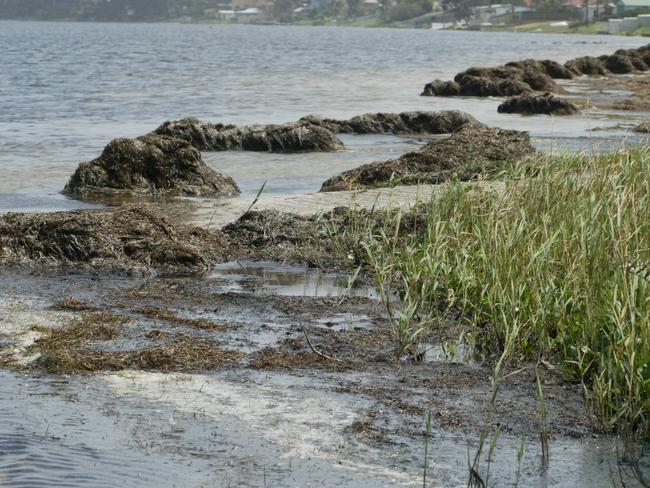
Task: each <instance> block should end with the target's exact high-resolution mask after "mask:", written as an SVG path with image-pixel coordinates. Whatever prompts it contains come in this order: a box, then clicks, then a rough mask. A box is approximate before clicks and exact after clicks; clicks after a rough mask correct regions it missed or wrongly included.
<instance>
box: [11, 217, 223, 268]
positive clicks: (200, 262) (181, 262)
mask: <svg viewBox="0 0 650 488" xmlns="http://www.w3.org/2000/svg"><path fill="white" fill-rule="evenodd" d="M220 251H221V244H220V240H219V239H218V237H217V236H216V235H215V234H212V233H210V232H208V231H206V230H203V229H200V228H194V227H185V226H174V225H171V224H170V223H169V222H168V221H167V220H166V219H165V217H164V216H163V213H162V211H161V210H158V209H155V208H153V207H151V206H145V205H125V206H122V207H120V208H118V209H117V210H115V211H94V210H82V211H74V212H57V213H41V214H6V215H4V216H1V217H0V265H55V266H62V265H74V266H88V267H93V268H115V269H127V270H128V269H137V268H204V267H206V266H207V265H208V264H210V263H211V262H214V261H215V260H217V259H218V257H219V255H220Z"/></svg>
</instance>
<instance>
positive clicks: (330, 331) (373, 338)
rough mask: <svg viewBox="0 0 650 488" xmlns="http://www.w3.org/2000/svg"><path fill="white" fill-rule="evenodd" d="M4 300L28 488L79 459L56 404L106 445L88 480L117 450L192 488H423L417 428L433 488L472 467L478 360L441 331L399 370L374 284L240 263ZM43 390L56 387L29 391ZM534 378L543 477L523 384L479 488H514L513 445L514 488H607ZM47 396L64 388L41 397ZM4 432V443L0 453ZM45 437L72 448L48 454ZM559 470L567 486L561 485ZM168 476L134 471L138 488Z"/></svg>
mask: <svg viewBox="0 0 650 488" xmlns="http://www.w3.org/2000/svg"><path fill="white" fill-rule="evenodd" d="M0 285H1V286H2V287H3V290H5V293H4V294H3V297H2V299H0V337H1V338H2V341H1V342H0V361H1V362H2V364H3V368H4V372H2V373H0V374H2V375H3V376H5V377H7V378H8V379H7V380H6V381H7V382H12V381H13V382H15V383H16V384H20V385H22V386H21V389H13V390H11V391H14V392H18V393H14V394H13V396H12V397H11V398H10V397H7V398H6V399H4V401H5V402H12V403H11V404H13V405H16V407H17V408H19V406H20V404H21V402H22V403H28V402H32V403H33V402H34V400H30V397H29V396H25V397H20V393H19V392H20V391H23V389H27V390H29V389H30V388H36V387H37V388H40V389H42V390H44V391H45V392H46V393H43V395H47V397H46V398H47V405H46V407H45V411H44V413H43V415H45V416H48V419H49V420H48V421H49V422H51V424H52V427H51V431H50V432H46V429H47V425H46V424H45V423H42V426H43V427H42V428H39V430H40V433H39V435H42V433H43V432H46V433H45V438H46V442H45V443H38V444H37V445H34V446H32V445H31V444H26V445H25V447H24V449H23V451H21V452H25V453H26V455H28V454H32V455H33V453H34V452H38V453H39V454H41V455H46V456H50V458H51V459H49V460H48V462H46V463H44V464H43V465H42V468H39V467H38V466H33V467H31V469H32V472H31V474H30V476H32V475H33V476H36V477H38V476H44V473H45V472H46V471H45V470H46V469H49V468H47V466H49V465H50V464H48V463H54V462H55V461H54V460H53V459H54V458H53V457H52V453H51V452H50V451H48V449H50V447H48V446H53V445H56V444H57V443H58V444H59V445H60V449H62V452H66V450H67V449H70V450H71V451H70V452H71V454H70V455H71V456H72V457H73V459H82V458H83V453H79V452H77V451H76V450H75V449H76V448H75V447H74V446H71V445H70V444H71V442H72V440H73V439H74V440H76V439H82V438H84V436H87V434H84V432H85V431H84V429H79V428H78V427H77V425H78V423H77V424H74V423H73V424H72V427H71V428H70V429H68V428H67V427H66V428H65V429H64V428H63V426H62V425H63V424H61V423H60V422H68V421H67V420H62V419H61V417H62V416H64V414H63V413H62V412H61V411H59V412H57V413H56V414H54V413H50V411H49V409H50V408H51V409H59V410H61V409H62V407H61V406H60V404H61V402H63V403H66V402H68V403H70V404H71V406H70V407H65V408H63V411H67V410H69V411H71V412H77V413H79V411H82V412H85V413H83V414H82V415H84V418H86V419H87V421H88V423H89V426H90V425H92V428H94V429H97V432H98V434H97V436H98V437H99V436H100V433H101V432H105V433H107V432H108V431H112V430H116V431H117V432H116V433H114V434H113V433H112V434H111V436H109V437H108V439H109V440H106V441H101V442H100V441H98V440H97V439H86V440H85V441H84V442H88V443H89V444H90V445H92V446H93V449H95V450H96V451H95V452H96V454H95V456H96V457H95V462H96V463H97V464H98V465H99V468H98V470H99V471H98V472H102V471H103V470H104V469H106V466H107V465H108V464H110V463H111V462H112V461H111V459H110V455H113V456H114V450H115V449H116V447H115V445H114V444H120V445H121V448H124V449H126V450H127V451H129V452H130V451H133V453H134V454H133V456H131V455H130V457H131V459H132V460H133V459H135V460H138V459H140V458H141V456H142V455H143V453H146V452H159V453H160V455H161V456H162V458H161V459H162V460H163V461H160V462H171V464H172V465H174V466H178V465H180V464H182V463H181V461H184V462H190V464H191V465H193V466H195V468H196V469H195V472H194V474H193V475H189V474H186V475H185V474H184V475H183V476H182V477H181V478H180V479H186V480H195V482H196V484H195V485H193V486H200V485H202V484H203V485H206V484H207V485H209V484H210V481H209V476H211V474H210V473H213V474H214V473H218V475H219V477H221V476H227V477H229V479H230V480H231V482H232V483H233V484H234V485H237V486H259V485H260V483H262V486H263V483H264V482H265V481H264V480H266V483H268V485H269V486H270V485H271V483H272V485H273V486H296V485H295V483H296V482H298V483H300V484H301V485H303V486H307V485H312V484H319V483H325V484H329V483H330V482H332V480H335V481H336V482H337V483H338V484H340V485H342V486H354V487H359V486H415V485H419V486H421V484H422V466H423V459H424V458H423V446H424V439H425V430H424V419H425V417H426V416H427V414H428V413H429V412H431V418H432V427H431V432H430V433H429V435H430V440H429V447H428V449H429V453H430V458H429V461H428V462H429V469H430V478H429V479H430V480H431V484H430V486H441V487H442V486H462V485H464V484H465V483H466V480H467V472H466V470H467V468H466V462H467V448H468V446H469V448H470V450H474V449H476V447H477V441H478V438H479V435H480V431H481V429H482V428H483V427H484V412H485V409H486V408H487V407H488V403H489V402H488V400H489V397H490V394H491V382H490V375H491V372H492V367H491V363H490V360H489V358H487V359H486V358H476V357H474V356H472V355H471V354H470V355H464V353H462V352H461V353H458V354H455V353H452V351H459V350H460V349H458V348H457V349H454V347H455V346H454V338H457V337H458V333H459V330H460V329H459V326H458V321H457V320H456V319H457V318H455V317H449V318H448V319H447V320H448V322H447V323H441V324H439V327H437V328H436V329H438V330H440V331H441V332H440V333H434V334H431V336H430V337H427V338H425V342H426V344H425V343H423V347H425V348H426V349H425V350H423V354H422V355H421V357H419V358H418V360H413V358H404V357H401V358H400V357H396V355H395V351H394V347H393V344H394V342H393V338H392V332H391V330H392V329H391V327H390V324H389V322H388V321H387V319H386V316H385V309H384V307H383V306H382V304H381V302H380V301H379V300H378V299H377V292H376V290H375V289H374V287H373V286H372V284H370V283H363V282H361V283H356V284H355V283H352V284H350V283H349V281H348V276H347V275H345V274H332V273H324V272H321V271H317V270H314V269H310V268H306V267H302V268H301V267H299V266H281V265H277V264H273V263H250V262H240V263H231V264H224V265H221V266H218V267H216V268H214V269H213V270H211V271H210V272H204V273H199V274H196V273H194V274H167V275H158V276H152V277H142V278H133V277H125V276H113V275H109V274H101V275H97V274H79V273H70V274H67V275H66V274H63V275H61V274H60V273H57V274H54V273H45V272H26V271H25V270H19V269H14V270H11V271H10V270H8V269H5V270H4V271H3V272H2V273H1V274H0ZM441 351H442V353H441ZM452 356H453V357H452ZM513 372H514V370H513ZM45 373H55V374H53V375H50V376H46V377H44V378H50V379H49V380H48V381H42V380H38V381H37V383H38V386H35V385H33V383H30V381H31V380H30V378H39V377H42V376H41V375H43V374H45ZM63 373H65V375H64V376H62V374H63ZM542 374H543V383H544V391H545V398H546V407H547V410H548V429H549V432H550V433H551V436H552V441H551V456H552V457H551V465H550V467H549V469H548V470H547V471H546V472H542V471H541V470H540V469H539V467H538V466H539V458H538V455H539V454H538V445H537V444H538V440H537V439H538V434H536V433H538V432H539V429H540V423H539V405H538V402H537V400H536V394H535V388H536V383H535V374H534V371H532V370H530V369H527V368H524V369H523V370H522V371H519V372H516V373H514V374H512V375H511V376H510V377H509V378H508V379H507V380H506V381H505V382H504V383H503V384H502V386H501V390H500V394H499V401H498V402H497V404H496V407H495V411H494V416H493V420H492V427H496V425H499V426H500V428H501V431H502V434H501V436H502V437H501V439H500V441H499V446H498V448H497V450H496V453H495V460H494V462H493V464H492V466H491V467H490V473H491V474H490V478H491V479H492V480H493V482H494V483H496V485H498V486H502V483H503V484H508V483H512V482H513V480H514V479H515V478H516V471H517V469H516V466H517V462H516V457H517V454H516V453H517V449H518V446H519V444H520V436H521V435H524V438H525V440H526V443H527V451H526V458H525V459H526V466H527V468H526V470H525V472H524V473H523V479H524V480H527V483H528V484H531V483H532V484H537V483H539V482H541V480H544V479H546V480H547V486H575V484H573V483H574V482H577V481H578V480H582V481H584V480H587V481H588V482H589V483H590V486H610V485H609V484H608V482H607V481H608V478H607V476H608V473H609V471H608V470H609V468H608V463H614V466H615V469H616V459H617V457H616V442H615V440H613V439H607V438H605V439H600V438H598V437H597V436H595V435H594V431H593V430H592V428H591V425H590V423H589V417H588V416H587V415H586V413H585V406H584V403H583V401H582V392H581V390H580V388H579V386H578V385H576V384H571V383H568V382H565V381H563V380H561V379H560V378H559V376H558V375H557V374H556V373H555V372H554V371H553V370H552V369H549V370H545V371H544V372H543V373H542ZM57 378H60V381H62V382H63V386H62V387H54V386H51V385H52V382H54V381H56V379H57ZM30 384H32V385H33V386H29V385H30ZM84 385H85V386H84ZM16 395H18V397H20V398H18V399H17V397H16ZM50 396H52V397H53V398H49V397H50ZM2 401H3V399H0V402H2ZM98 403H99V404H101V405H98ZM156 412H157V413H156ZM160 412H166V413H165V415H161V414H160ZM50 415H51V417H50ZM145 419H147V420H145ZM172 419H173V421H172ZM125 424H126V425H127V426H130V427H128V428H127V427H125ZM109 425H112V427H109ZM17 429H18V427H17V426H15V425H11V424H9V425H5V426H4V427H3V430H4V431H7V432H5V433H4V434H3V433H2V432H0V434H2V435H4V436H5V437H2V436H1V435H0V439H8V438H9V437H7V436H14V437H15V436H16V435H17V433H16V430H17ZM123 429H125V430H126V432H125V433H123ZM133 429H135V430H133ZM59 432H66V433H67V434H66V435H68V436H69V437H67V438H65V439H64V438H59V439H57V437H56V436H58V434H59ZM21 435H23V436H27V434H25V433H23V434H21ZM5 442H11V441H5ZM21 442H22V441H21ZM30 442H31V441H30ZM140 443H141V444H140ZM145 446H146V447H145ZM237 446H240V447H239V448H238V449H237V448H236V447H237ZM14 451H16V450H15V449H14ZM14 451H11V450H9V451H8V452H9V457H8V458H7V457H6V456H5V457H3V458H0V472H2V473H3V474H4V476H5V477H6V479H5V481H6V484H7V486H19V485H20V480H24V479H25V478H24V476H25V473H24V472H22V471H17V470H16V469H15V467H12V466H14V465H15V463H16V462H18V461H16V459H19V453H18V452H14ZM170 458H171V460H170ZM156 459H157V458H156ZM165 459H167V460H168V461H164V460H165ZM10 460H11V461H10ZM246 460H248V462H246ZM149 462H153V463H154V464H155V463H157V462H158V461H152V460H150V461H149ZM12 463H13V464H12ZM193 463H194V464H193ZM136 465H137V463H136ZM568 466H571V470H572V471H573V470H576V473H574V474H572V475H571V476H569V477H566V476H564V475H563V474H562V473H565V472H566V469H567V468H568ZM150 467H151V466H150ZM486 467H487V466H485V465H483V467H482V469H483V471H482V473H483V475H484V476H485V474H486V471H485V469H486ZM39 469H40V471H39ZM61 469H62V470H63V471H67V472H75V470H78V468H77V467H74V466H71V467H67V465H64V466H63V467H62V468H61ZM179 469H180V471H179V473H185V472H186V470H187V468H179ZM135 471H136V467H135V465H134V461H128V462H126V464H125V468H124V470H123V471H121V472H120V474H119V475H118V474H115V475H113V476H112V477H109V478H108V479H110V480H114V479H115V477H116V476H117V477H118V478H119V477H120V476H121V477H123V478H124V479H126V480H129V481H128V482H130V483H132V482H133V480H134V479H136V478H135V477H136V474H135ZM164 473H165V471H164V470H163V471H161V473H160V474H159V475H156V473H155V472H153V470H151V469H146V470H143V471H141V476H143V477H144V481H143V484H142V486H149V485H151V484H152V483H153V481H155V480H158V481H160V480H161V479H163V478H162V476H165V475H164ZM54 476H56V474H55V475H54ZM178 476H180V475H178ZM205 477H208V478H207V480H206V479H204V478H205ZM220 479H223V478H220ZM188 482H189V481H188ZM100 485H101V483H100ZM100 485H98V486H100ZM217 485H218V484H217Z"/></svg>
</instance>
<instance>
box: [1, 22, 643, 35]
mask: <svg viewBox="0 0 650 488" xmlns="http://www.w3.org/2000/svg"><path fill="white" fill-rule="evenodd" d="M0 22H43V23H48V22H52V23H80V24H93V23H96V24H127V25H128V24H133V25H138V24H173V25H228V26H234V25H242V26H261V27H274V26H277V27H289V26H291V27H341V28H359V29H412V30H422V31H428V30H441V31H453V32H486V33H512V34H556V35H594V36H613V37H643V38H645V37H650V32H642V33H624V32H621V33H617V34H610V33H608V32H603V31H593V32H592V30H591V29H592V28H587V29H585V30H584V31H583V30H581V29H580V27H577V28H575V29H572V28H567V29H568V30H544V29H543V28H541V27H540V28H539V30H535V29H533V30H528V29H530V28H532V26H533V24H518V25H513V26H494V27H492V28H486V29H479V30H474V29H461V28H455V27H452V28H445V29H430V28H427V27H415V26H409V25H405V22H407V21H399V22H394V23H384V22H379V23H377V22H374V21H368V22H356V21H355V20H351V21H345V22H343V21H328V22H323V23H320V22H318V21H309V20H306V21H298V22H291V23H282V22H274V21H269V22H245V23H243V22H242V23H238V22H231V21H220V20H211V19H205V20H197V21H191V22H183V21H180V20H150V21H146V20H139V21H117V20H110V21H101V20H81V19H64V18H62V19H37V18H33V19H26V18H20V19H12V18H6V19H0ZM534 25H535V26H537V24H534ZM539 25H546V24H539Z"/></svg>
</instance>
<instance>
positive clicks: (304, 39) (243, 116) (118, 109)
mask: <svg viewBox="0 0 650 488" xmlns="http://www.w3.org/2000/svg"><path fill="white" fill-rule="evenodd" d="M644 43H645V42H644V39H643V38H634V37H620V36H562V35H542V34H532V35H526V34H516V35H515V34H510V33H481V32H469V33H460V32H450V31H420V30H395V29H392V30H391V29H357V28H331V27H330V28H325V27H322V28H321V27H308V28H306V27H291V26H283V27H276V26H274V27H266V26H244V25H234V26H228V25H176V24H92V23H89V24H84V23H36V22H0V46H2V49H0V66H2V69H1V70H0V107H2V110H0V170H2V174H3V178H2V180H1V181H0V212H6V211H17V210H30V211H36V210H54V209H69V208H75V207H82V206H84V205H83V204H79V203H77V202H74V201H72V200H67V199H65V198H64V197H62V196H60V195H58V192H59V191H60V190H61V188H62V187H63V185H64V184H65V182H66V180H67V178H68V177H69V176H70V174H71V173H72V172H73V171H74V169H75V168H76V167H77V165H78V163H79V162H80V161H83V160H88V159H92V158H94V157H96V156H98V155H99V153H100V152H101V150H102V148H103V147H104V146H105V145H106V144H107V143H108V142H109V141H110V140H111V139H113V138H116V137H133V136H137V135H141V134H144V133H146V132H148V131H150V130H153V129H154V128H155V127H157V126H158V125H159V124H161V123H162V122H163V121H165V120H167V119H175V118H180V117H186V116H196V117H199V118H202V119H205V120H212V121H222V122H235V123H242V124H250V123H267V122H285V121H290V120H296V119H297V118H299V117H301V116H303V115H306V114H308V113H315V114H320V115H324V116H332V117H349V116H352V115H355V114H359V113H364V112H376V111H403V110H440V109H460V110H466V111H469V112H471V113H472V114H473V115H475V116H476V117H477V118H478V119H479V120H481V121H483V122H485V123H488V124H491V125H498V126H502V127H508V128H518V129H519V128H526V129H529V130H530V131H531V132H532V134H533V135H534V136H540V137H559V138H563V139H567V138H568V139H571V138H576V137H586V136H588V133H587V129H589V128H590V127H591V126H593V123H594V121H593V120H591V119H589V118H584V117H570V118H559V117H558V118H553V119H551V118H549V117H526V118H522V117H519V116H513V115H502V114H497V112H496V107H497V105H498V103H499V102H498V101H497V100H491V99H486V100H477V99H464V100H461V99H440V98H432V97H419V96H418V95H419V93H420V91H421V89H422V86H423V85H424V83H426V82H427V81H430V80H431V79H433V78H449V77H451V76H453V74H455V73H456V72H457V71H459V70H461V69H463V68H466V67H468V66H471V65H494V64H497V63H502V62H505V61H510V60H513V59H519V58H526V57H534V58H552V59H556V60H559V61H562V60H566V59H568V58H571V57H575V56H579V55H585V54H591V55H598V54H603V53H610V52H612V51H614V50H616V49H618V48H629V47H637V46H640V45H642V44H644ZM605 123H606V122H605ZM347 142H351V141H349V140H348V141H347ZM546 145H547V146H548V145H549V144H546ZM566 145H567V146H569V147H570V148H571V147H575V145H576V144H566ZM577 145H578V146H579V147H585V148H588V147H589V142H584V141H583V142H580V141H578V143H577ZM403 149H404V141H403V140H400V139H397V138H390V137H385V138H384V137H380V138H357V139H355V141H354V142H351V144H350V152H347V153H335V154H329V155H322V154H317V155H315V154H306V155H297V156H291V157H286V156H278V155H259V154H251V153H243V154H237V153H235V154H233V153H229V154H224V153H219V154H214V155H210V156H209V158H208V160H209V161H210V164H212V165H213V166H215V167H217V168H219V169H221V170H222V171H224V172H225V173H227V174H232V175H233V176H235V178H236V180H237V181H238V183H240V185H241V186H242V188H243V189H244V191H245V192H249V193H255V192H256V191H257V190H258V189H259V187H260V186H261V184H262V183H263V181H264V180H267V179H268V180H269V184H268V191H270V192H279V193H295V192H301V191H316V190H317V189H318V188H319V187H320V183H322V181H323V180H324V179H326V178H327V177H329V176H332V175H333V174H336V173H337V172H338V171H340V170H342V169H346V168H349V167H353V166H357V165H358V164H359V163H362V162H369V161H372V160H374V159H382V158H385V157H391V156H392V155H394V154H395V153H399V152H403ZM296 170H298V171H296Z"/></svg>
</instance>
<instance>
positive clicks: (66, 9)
mask: <svg viewBox="0 0 650 488" xmlns="http://www.w3.org/2000/svg"><path fill="white" fill-rule="evenodd" d="M219 3H221V2H219V1H217V0H0V18H1V19H40V20H60V19H70V20H100V21H125V20H132V21H143V20H146V21H155V20H165V19H170V18H177V17H180V16H182V15H191V16H201V15H203V12H204V10H205V9H206V8H214V7H217V5H218V4H219Z"/></svg>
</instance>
